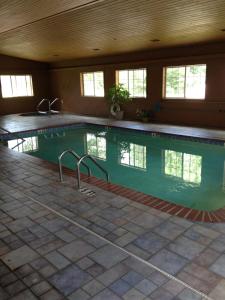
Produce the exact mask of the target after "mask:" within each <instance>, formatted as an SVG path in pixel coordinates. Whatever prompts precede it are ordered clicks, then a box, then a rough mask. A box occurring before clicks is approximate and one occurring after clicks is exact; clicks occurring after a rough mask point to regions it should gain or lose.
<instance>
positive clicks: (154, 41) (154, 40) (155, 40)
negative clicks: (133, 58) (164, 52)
mask: <svg viewBox="0 0 225 300" xmlns="http://www.w3.org/2000/svg"><path fill="white" fill-rule="evenodd" d="M150 42H152V43H157V42H160V40H159V39H153V40H150Z"/></svg>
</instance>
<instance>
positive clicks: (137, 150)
mask: <svg viewBox="0 0 225 300" xmlns="http://www.w3.org/2000/svg"><path fill="white" fill-rule="evenodd" d="M120 164H122V165H128V166H132V167H136V168H141V169H146V147H145V146H142V145H137V144H132V143H126V142H124V143H123V142H121V143H120Z"/></svg>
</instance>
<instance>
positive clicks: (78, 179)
mask: <svg viewBox="0 0 225 300" xmlns="http://www.w3.org/2000/svg"><path fill="white" fill-rule="evenodd" d="M86 158H89V159H90V160H91V161H92V162H93V163H94V164H95V165H96V166H97V167H98V168H99V169H100V170H101V171H102V172H103V173H104V174H105V176H106V180H107V182H108V183H109V173H108V172H107V171H106V170H105V169H104V168H103V167H102V166H101V165H100V164H99V163H98V162H97V161H96V160H95V159H94V158H93V157H92V156H91V155H89V154H84V155H83V156H81V158H80V159H79V160H78V162H77V185H78V189H79V190H80V164H81V163H82V164H83V160H84V159H86Z"/></svg>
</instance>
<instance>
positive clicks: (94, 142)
mask: <svg viewBox="0 0 225 300" xmlns="http://www.w3.org/2000/svg"><path fill="white" fill-rule="evenodd" d="M86 143H87V153H88V154H90V155H93V156H95V157H97V158H100V159H104V160H105V159H106V138H105V137H102V136H97V135H95V134H92V133H87V134H86Z"/></svg>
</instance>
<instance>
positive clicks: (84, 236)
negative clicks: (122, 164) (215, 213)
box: [0, 115, 225, 300]
mask: <svg viewBox="0 0 225 300" xmlns="http://www.w3.org/2000/svg"><path fill="white" fill-rule="evenodd" d="M55 117H56V116H55ZM57 117H59V119H58V120H57V119H56V118H54V119H53V118H52V116H51V117H45V118H49V120H50V121H49V120H48V119H47V120H43V119H42V120H40V117H37V118H38V120H35V119H33V120H31V119H30V118H34V117H17V116H7V117H2V118H0V127H4V128H5V129H7V130H10V131H14V132H20V131H27V130H32V129H38V128H45V127H49V126H61V125H66V124H71V123H84V122H88V123H92V124H101V125H110V126H119V127H126V126H127V127H126V128H131V127H132V126H133V127H132V128H134V127H135V126H136V128H135V129H140V130H150V131H155V132H159V130H160V126H161V130H163V128H164V127H165V130H166V132H165V131H163V132H164V133H170V134H171V133H172V131H171V130H172V129H171V127H174V128H175V127H176V128H177V129H176V130H177V134H181V135H183V134H184V131H185V133H186V134H187V135H188V132H189V133H190V132H192V130H193V131H194V132H195V134H196V136H197V135H199V134H201V135H200V136H198V137H201V138H207V139H209V138H210V139H212V138H213V136H214V138H215V139H220V140H221V139H222V136H223V138H224V139H225V133H223V131H219V132H218V131H215V130H211V131H210V133H208V135H207V131H208V130H205V129H202V131H201V129H196V128H195V129H190V128H187V127H185V128H186V129H185V130H184V129H183V127H178V126H169V127H170V128H167V129H166V125H156V124H140V123H137V122H128V121H127V122H126V121H113V120H106V119H99V118H91V117H81V116H75V115H68V116H67V117H68V118H67V117H66V115H64V116H57ZM20 118H22V119H24V118H26V120H25V121H23V120H22V121H21V123H20V121H19V120H20ZM27 118H28V119H30V121H28V120H27ZM41 118H42V117H41ZM7 119H8V122H7ZM65 119H67V120H66V121H65ZM10 120H11V121H10ZM104 122H106V123H107V122H108V123H107V124H106V123H105V124H104ZM124 124H125V125H124ZM157 126H159V127H158V129H157V131H156V127H157ZM153 128H154V130H153ZM168 131H170V132H168ZM204 131H205V133H204V137H203V132H204ZM173 134H174V132H173ZM210 135H211V137H209V136H210ZM190 136H191V135H190ZM192 136H193V135H192ZM222 140H223V139H222ZM0 165H1V173H0V299H1V300H6V299H12V300H20V299H28V300H33V299H41V300H45V299H46V300H58V299H69V300H73V299H75V300H86V299H87V300H89V299H94V300H108V299H110V300H119V299H123V300H142V299H144V300H150V299H151V300H164V299H165V300H172V299H174V300H191V299H192V300H199V299H214V300H224V295H225V254H224V253H225V234H224V232H225V223H202V222H196V221H190V220H186V219H184V218H180V217H178V216H175V215H170V214H168V213H165V212H162V211H160V210H158V209H155V208H153V207H150V206H146V204H141V203H137V202H136V201H132V200H130V199H129V198H127V197H125V196H119V195H116V194H115V191H114V192H111V191H109V190H107V191H106V190H103V189H101V188H100V187H97V186H96V185H93V184H89V183H83V184H84V185H85V186H87V187H88V188H89V189H91V190H92V191H94V192H95V194H96V195H95V196H94V197H89V196H87V195H85V194H82V193H80V192H78V191H77V190H76V179H75V178H74V177H71V176H65V182H64V183H60V182H59V179H58V172H57V170H56V169H55V167H54V165H52V164H49V163H47V162H44V161H43V160H41V159H39V158H35V157H31V156H29V155H27V154H23V153H17V152H14V151H12V150H9V149H7V148H6V147H3V146H0Z"/></svg>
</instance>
